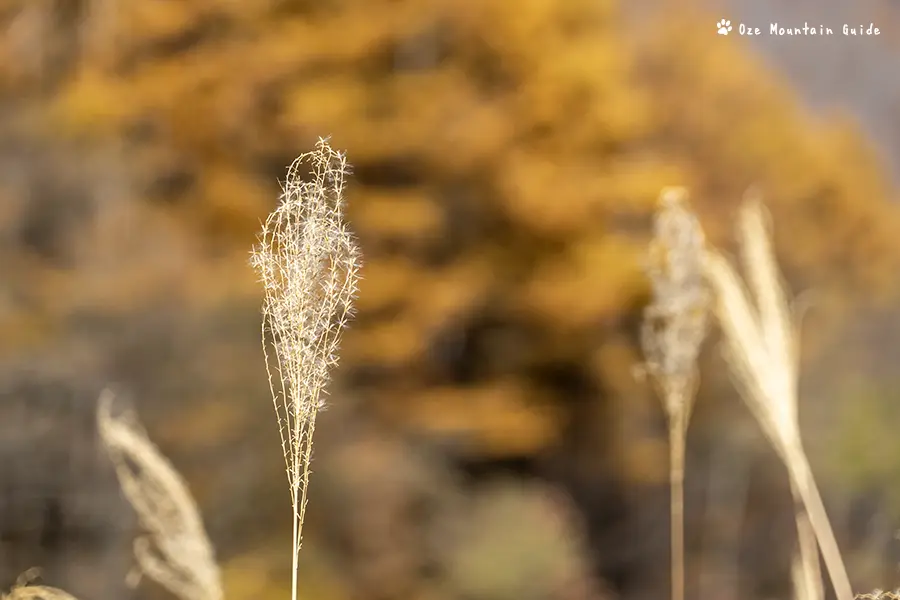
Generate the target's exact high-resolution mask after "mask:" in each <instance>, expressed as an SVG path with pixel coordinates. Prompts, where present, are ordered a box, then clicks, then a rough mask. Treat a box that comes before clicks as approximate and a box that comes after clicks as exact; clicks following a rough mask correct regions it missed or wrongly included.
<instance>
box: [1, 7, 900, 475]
mask: <svg viewBox="0 0 900 600" xmlns="http://www.w3.org/2000/svg"><path fill="white" fill-rule="evenodd" d="M620 4H621V3H620V2H615V1H614V0H571V1H568V2H559V1H556V0H519V1H517V2H511V1H509V0H429V1H427V2H426V1H422V0H418V1H414V0H339V1H334V2H321V1H319V2H312V1H307V0H267V1H259V2H236V1H234V0H192V1H190V2H156V3H143V2H113V1H111V0H91V1H84V2H80V3H77V5H78V7H79V8H78V9H74V10H73V12H72V14H68V15H66V14H60V13H59V11H56V12H54V8H53V7H54V3H52V2H48V1H35V0H29V1H28V2H27V3H26V2H20V3H18V5H17V6H16V7H15V9H12V8H10V9H9V10H6V11H5V12H4V16H5V17H6V18H7V20H8V22H9V24H10V25H11V26H14V27H15V29H14V32H15V33H16V35H10V36H8V37H7V38H5V39H4V40H3V41H2V48H0V57H2V58H0V77H2V80H0V91H2V95H0V98H2V100H3V102H5V103H6V104H7V105H8V106H10V107H13V109H14V113H13V114H15V115H17V117H18V120H19V124H18V125H17V126H16V132H17V133H16V135H20V136H26V137H28V138H29V139H31V138H34V139H39V140H43V141H45V142H46V141H47V140H50V141H52V143H53V144H58V145H60V146H62V147H64V148H66V149H67V151H68V152H69V153H71V154H75V155H81V156H88V157H95V156H99V157H100V158H99V159H97V160H99V161H101V163H102V164H101V165H100V166H97V167H96V168H95V170H94V171H91V173H96V177H95V178H94V179H92V180H90V181H87V182H83V183H84V185H85V186H87V187H89V188H90V189H92V190H95V188H96V187H97V181H101V180H102V181H106V180H107V179H108V178H113V179H115V182H114V183H115V185H116V186H118V187H114V188H113V189H112V190H111V191H109V194H111V195H112V197H113V199H112V200H108V201H107V203H106V204H103V205H100V204H97V203H96V202H95V203H94V204H91V206H93V207H94V208H95V210H94V217H93V218H91V219H88V220H87V221H86V223H87V224H85V223H81V222H79V223H77V224H75V225H72V230H73V231H74V233H73V234H72V240H71V242H67V243H68V246H67V248H68V249H69V251H71V252H75V253H76V256H78V257H79V262H78V264H79V265H80V267H79V269H75V270H67V269H63V268H60V267H59V266H57V265H55V264H53V263H52V261H48V260H45V259H41V258H39V257H36V256H35V253H34V252H32V251H31V250H28V249H25V250H22V249H15V250H10V251H9V252H10V254H9V257H10V258H9V260H10V261H18V262H14V263H13V262H11V264H17V265H19V266H18V267H16V266H14V267H12V269H13V270H12V271H11V280H12V283H10V285H11V286H13V287H16V289H18V290H19V291H20V292H21V293H23V294H27V295H29V296H33V297H32V298H31V299H30V300H29V301H28V302H20V303H19V304H17V305H16V308H15V309H14V310H12V311H10V312H9V313H8V314H9V315H10V316H8V317H4V318H2V319H0V324H2V326H3V327H4V328H6V327H9V329H4V331H10V332H11V338H10V339H12V340H14V342H13V344H23V345H28V346H29V347H31V346H36V345H37V346H39V345H40V344H42V343H43V344H52V343H53V340H54V339H56V336H59V335H61V333H60V332H61V331H63V330H64V328H65V327H66V315H68V314H70V313H73V312H75V311H77V310H82V309H84V308H85V307H92V308H94V309H98V308H97V307H100V308H99V309H98V310H123V311H127V310H136V307H139V306H142V305H144V304H145V303H146V304H152V300H151V299H153V298H156V297H158V296H167V295H169V294H174V295H175V296H177V297H178V298H180V299H182V301H183V302H184V303H185V304H186V305H187V306H189V307H190V310H192V311H197V313H203V312H204V311H212V310H214V309H216V310H217V309H220V308H221V307H222V306H229V305H232V304H233V305H234V306H237V307H241V309H244V307H246V306H248V305H250V304H252V302H253V301H254V300H255V294H256V286H255V284H254V281H253V274H252V272H251V271H250V269H249V268H248V267H247V264H246V258H247V257H246V249H247V248H248V247H249V245H250V243H251V242H252V241H253V235H254V233H255V231H256V230H257V228H258V223H259V219H260V218H262V217H263V216H264V215H265V214H266V213H267V212H268V210H269V209H270V207H271V206H272V205H273V203H274V194H275V193H276V190H277V188H276V185H275V184H276V179H277V178H280V177H282V176H283V174H284V165H287V164H289V163H290V160H291V158H292V157H293V156H294V155H296V154H297V153H298V152H301V151H303V150H305V149H307V148H309V147H310V146H311V144H312V142H313V141H314V140H315V138H316V136H318V135H322V134H326V135H327V134H331V135H332V136H333V137H332V144H333V145H334V146H335V147H339V148H343V149H346V151H347V153H348V156H349V158H350V161H351V163H352V164H353V166H354V170H353V181H352V185H351V189H350V193H349V197H350V200H349V203H350V215H349V219H350V221H351V222H352V224H353V227H354V229H355V230H356V231H357V232H358V234H359V237H360V244H361V246H362V247H363V249H364V252H365V256H366V264H365V266H364V269H363V272H362V276H363V281H362V284H361V290H360V294H359V303H358V308H359V317H358V319H357V321H356V322H355V323H354V326H353V328H352V329H351V330H350V332H349V334H348V337H347V339H346V342H345V346H344V351H343V365H342V374H343V375H344V376H346V378H347V380H348V382H350V384H351V385H353V386H355V387H354V393H355V394H358V395H359V396H360V397H362V398H364V399H365V401H366V402H367V405H370V406H371V407H372V408H373V410H374V411H375V412H376V413H378V414H380V415H382V416H384V417H385V418H387V419H390V420H391V422H392V423H395V424H396V425H397V426H398V427H400V428H401V429H409V430H412V431H415V432H418V433H423V432H424V433H427V434H428V435H431V436H434V437H436V438H443V437H450V438H453V439H461V440H464V442H465V448H466V450H465V452H464V453H465V454H467V455H476V456H483V457H511V456H532V455H535V454H537V453H539V452H541V451H542V450H545V449H547V448H549V447H552V446H553V445H554V444H556V443H558V442H559V441H560V440H561V439H562V437H563V436H564V433H565V432H566V427H567V426H568V425H569V422H570V421H571V420H572V419H573V413H572V412H571V411H570V410H569V409H568V406H569V401H574V398H572V397H571V396H573V395H575V394H576V393H575V392H572V391H571V390H570V389H569V388H568V387H567V385H566V382H565V381H563V382H561V381H560V377H559V376H558V374H559V373H560V372H562V373H569V374H572V373H574V374H576V375H574V376H571V377H570V379H571V378H578V379H583V380H584V385H587V386H588V388H589V390H590V391H591V393H592V394H594V395H596V396H597V399H596V400H595V403H600V402H602V403H604V408H603V409H602V410H600V409H591V411H589V413H588V415H589V416H590V418H592V419H594V420H598V421H599V417H598V415H599V414H608V415H613V417H612V419H611V421H606V422H592V423H591V424H590V425H589V427H590V428H591V429H592V431H594V432H595V433H596V434H597V437H598V438H601V437H602V435H603V434H608V435H606V439H607V440H610V439H611V440H614V441H612V442H608V441H603V442H595V443H592V444H594V445H592V446H591V451H596V450H598V448H599V447H600V446H598V445H596V444H611V446H608V445H603V446H602V447H603V448H605V449H606V450H608V451H610V452H612V453H613V454H616V453H618V454H620V455H621V456H619V458H620V459H621V461H620V462H619V463H618V464H621V465H625V466H624V467H622V468H623V469H624V470H625V471H626V473H624V475H625V476H626V477H627V478H632V479H635V480H658V478H659V477H660V476H661V475H662V474H664V471H665V469H664V466H661V465H664V464H665V458H664V457H665V454H664V452H665V447H664V444H662V443H661V442H660V440H659V439H656V438H652V437H650V436H649V435H647V434H641V433H639V432H635V431H636V430H639V429H640V427H638V426H636V425H635V424H634V423H635V422H642V421H643V420H645V419H646V418H647V417H646V415H647V414H654V411H657V410H658V407H657V406H656V404H655V402H654V401H653V399H652V398H650V397H649V396H647V394H646V393H643V392H641V391H640V386H638V385H637V384H635V383H634V382H633V381H632V380H631V378H630V373H631V371H630V369H631V365H632V364H633V363H634V362H637V361H638V359H639V357H638V353H637V352H636V350H635V346H634V342H633V334H634V332H633V324H634V318H635V315H637V314H638V309H639V307H640V306H641V304H642V302H643V301H644V300H645V296H646V293H647V282H646V279H645V277H644V274H643V270H642V264H641V262H640V261H641V257H642V256H643V254H644V252H645V250H646V246H647V241H648V237H649V217H650V213H651V211H652V210H653V207H654V203H655V201H656V197H657V195H658V192H659V190H660V188H662V187H663V186H665V185H669V184H682V185H685V186H687V187H689V188H690V189H691V190H692V195H693V196H694V203H695V205H696V208H697V209H698V211H699V212H700V214H701V217H702V218H703V219H704V226H705V227H706V228H707V231H708V232H709V234H710V236H711V238H712V239H713V241H714V242H715V243H717V244H719V243H724V242H726V240H727V239H728V237H727V236H729V235H730V232H731V230H732V227H731V221H732V219H733V213H734V209H735V207H736V205H737V202H738V200H739V198H740V197H741V195H742V194H743V192H744V190H745V189H746V188H747V187H748V186H749V185H751V184H752V185H757V186H759V187H760V188H761V189H762V190H763V191H764V194H765V197H766V202H767V205H768V206H770V207H771V209H772V213H773V217H774V219H775V220H776V222H777V223H778V224H779V228H778V230H779V231H780V232H790V234H789V235H779V236H778V237H777V239H776V244H777V249H778V252H779V256H780V257H781V256H783V262H784V264H785V268H786V270H787V272H788V273H789V274H790V275H791V277H793V278H795V279H796V280H797V281H798V282H800V283H801V284H802V286H803V287H813V288H816V289H822V290H828V291H832V290H843V292H841V294H839V297H840V298H841V299H842V300H843V301H844V302H846V303H847V304H848V305H853V306H856V305H858V304H859V303H861V302H868V301H869V300H870V299H871V298H876V299H877V298H883V297H887V296H889V295H890V294H892V293H893V292H895V291H896V289H895V288H896V284H895V283H894V282H895V281H896V278H895V277H893V276H892V275H891V274H892V273H895V272H897V268H898V267H900V262H898V258H900V240H898V239H897V237H896V235H894V234H893V231H895V230H896V229H895V228H896V226H897V224H898V215H897V210H896V209H895V208H894V206H893V205H891V204H890V200H891V198H890V197H889V195H890V190H889V187H888V185H887V180H886V178H885V176H884V174H883V171H882V168H881V166H880V164H879V161H878V159H877V158H876V155H875V154H874V151H873V150H872V149H871V148H870V147H869V146H868V145H867V144H866V142H865V141H864V140H863V139H862V138H861V137H860V134H858V133H857V132H856V129H855V128H854V127H853V125H852V124H851V123H850V122H849V121H848V120H847V119H845V118H844V117H842V116H840V115H825V116H815V117H814V116H811V115H810V113H808V112H807V111H805V110H804V109H803V108H801V107H800V105H799V104H798V101H797V100H796V99H795V97H794V96H793V94H792V93H791V92H790V90H789V87H788V85H787V84H786V82H784V81H780V80H779V79H778V78H777V76H775V75H773V73H772V72H771V71H770V70H768V69H767V68H765V67H764V66H763V65H762V64H761V63H760V62H759V61H757V60H755V59H753V58H752V57H751V56H750V54H749V51H748V50H747V49H746V48H745V47H743V45H742V44H741V42H740V40H733V39H728V40H722V39H718V38H715V36H711V35H708V29H709V27H708V23H709V22H711V20H710V18H708V17H707V16H705V15H702V14H693V13H685V15H684V16H681V17H679V18H677V19H676V18H674V17H672V18H668V19H666V20H662V19H661V20H660V21H659V23H657V24H653V25H645V26H644V29H642V30H640V31H635V30H633V29H631V28H629V27H627V26H626V25H625V24H624V23H623V20H622V19H621V16H620V14H619V9H620V8H621V6H620ZM670 16H671V15H670ZM698 23H699V24H698ZM47 40H52V43H51V42H50V41H47ZM26 58H27V59H28V60H26ZM48 143H49V142H48ZM113 159H114V160H113ZM85 160H86V159H85ZM78 164H81V163H78ZM102 165H106V166H107V167H108V169H109V170H113V169H114V170H115V173H113V174H111V175H110V174H107V175H104V174H103V168H102ZM110 165H113V166H110ZM71 178H72V179H73V180H80V179H79V178H84V175H83V174H80V173H76V174H74V175H72V176H71ZM88 179H90V178H88ZM111 185H112V184H111ZM23 189H24V188H22V187H19V188H14V189H10V190H9V191H8V192H7V191H6V190H4V191H3V192H2V193H3V194H4V195H6V194H7V193H8V194H11V195H13V196H15V195H16V194H20V193H21V192H22V190H23ZM97 202H99V201H97ZM8 206H14V205H13V204H10V205H8ZM8 206H7V205H5V204H0V208H2V210H3V211H4V213H5V212H6V211H7V209H8ZM15 206H18V208H13V209H11V210H12V211H13V212H15V211H17V210H18V211H19V212H18V213H16V214H13V215H7V214H3V215H2V216H3V218H4V219H9V220H12V221H15V220H16V219H22V218H24V217H22V215H23V214H25V213H26V212H27V207H25V205H24V204H22V203H19V204H15ZM98 206H100V208H97V207H98ZM108 211H112V212H108ZM110 215H118V216H115V218H114V220H113V217H112V216H110ZM104 219H110V221H109V222H105V221H104ZM129 223H130V225H129ZM160 248H166V249H167V253H166V254H165V255H163V253H160V252H159V251H158V250H159V249H160ZM4 252H7V250H4ZM172 256H175V257H177V258H172ZM167 257H168V258H167ZM161 290H162V291H161ZM834 317H835V321H834V327H839V324H840V319H839V317H840V313H838V312H835V313H834ZM17 351H18V350H17V347H16V346H15V345H13V346H10V347H9V348H8V349H7V350H6V351H4V354H5V355H12V354H15V353H16V352H17ZM255 352H256V348H255V346H249V347H247V349H246V354H241V353H240V352H236V353H235V354H237V355H238V356H234V357H232V361H233V362H234V363H235V364H236V363H240V362H242V361H243V362H247V361H249V362H250V363H253V364H254V365H255V364H256V363H254V362H253V361H254V360H255V358H249V359H248V358H247V357H255V356H256V354H255ZM253 368H255V367H253ZM225 370H227V369H225ZM240 372H243V371H240ZM223 376H224V375H223ZM563 379H565V378H563ZM601 390H602V391H603V392H604V393H603V394H602V400H601V399H600V398H601V394H600V391H601ZM607 405H608V406H607ZM252 410H258V407H256V406H255V405H254V406H253V408H252ZM583 416H584V415H582V417H583ZM235 426H237V425H235Z"/></svg>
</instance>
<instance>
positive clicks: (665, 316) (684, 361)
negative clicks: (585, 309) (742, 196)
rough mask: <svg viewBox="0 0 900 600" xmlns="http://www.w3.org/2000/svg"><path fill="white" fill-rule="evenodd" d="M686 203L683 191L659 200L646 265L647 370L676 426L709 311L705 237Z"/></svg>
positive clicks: (685, 410) (692, 382)
mask: <svg viewBox="0 0 900 600" xmlns="http://www.w3.org/2000/svg"><path fill="white" fill-rule="evenodd" d="M686 201H687V193H686V192H685V190H683V189H682V188H668V189H665V190H663V192H662V194H661V195H660V201H659V206H660V208H659V211H658V212H657V213H656V219H655V224H654V239H653V242H652V244H651V247H650V256H649V260H648V261H647V263H648V264H647V275H648V277H649V278H650V282H651V286H652V292H653V299H652V302H651V303H650V305H649V306H648V307H647V309H646V310H645V311H644V322H643V327H642V329H641V346H642V349H643V352H644V357H645V361H646V362H645V365H644V368H645V369H646V372H647V374H648V375H649V376H650V377H651V379H652V381H653V383H654V384H655V385H656V386H657V387H658V388H659V390H660V393H661V395H662V397H663V399H664V401H665V408H666V412H667V413H668V415H669V417H670V418H671V419H675V420H677V419H679V418H680V417H681V416H682V415H683V416H684V417H685V418H686V417H687V416H688V415H689V414H690V411H691V407H690V403H691V400H692V399H693V388H694V387H695V386H696V382H697V377H698V375H697V373H698V371H697V356H698V355H699V354H700V348H701V346H702V344H703V340H704V338H705V337H706V334H707V330H708V326H709V309H710V305H711V297H710V292H709V288H708V286H707V283H706V280H705V278H704V272H703V260H704V252H705V243H706V242H705V236H704V235H703V229H702V228H701V227H700V223H699V221H698V220H697V217H696V216H694V214H693V213H692V212H691V211H690V210H689V209H688V208H687V206H686Z"/></svg>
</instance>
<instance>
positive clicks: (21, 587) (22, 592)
mask: <svg viewBox="0 0 900 600" xmlns="http://www.w3.org/2000/svg"><path fill="white" fill-rule="evenodd" d="M37 576H38V569H28V570H27V571H25V572H24V573H22V574H21V575H19V577H18V578H16V583H15V585H13V587H12V589H11V590H10V591H9V593H7V594H0V600H78V599H77V598H75V596H73V595H72V594H70V593H68V592H64V591H63V590H61V589H59V588H55V587H50V586H46V585H30V584H31V582H32V581H34V579H35V578H37Z"/></svg>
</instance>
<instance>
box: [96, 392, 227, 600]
mask: <svg viewBox="0 0 900 600" xmlns="http://www.w3.org/2000/svg"><path fill="white" fill-rule="evenodd" d="M112 403H113V395H112V393H111V392H110V391H108V390H107V391H104V392H103V394H102V395H101V396H100V401H99V409H98V413H97V422H98V426H99V431H100V438H101V440H102V441H103V444H104V446H105V447H106V451H107V452H108V454H109V457H110V458H111V459H112V462H113V465H114V466H115V469H116V474H117V475H118V478H119V484H120V485H121V487H122V492H123V493H124V494H125V497H126V498H127V499H128V501H129V502H130V503H131V505H132V507H133V508H134V510H135V512H136V513H137V516H138V519H139V521H140V523H141V526H142V527H143V528H144V529H145V530H146V531H147V534H146V535H144V536H141V537H139V538H137V539H136V540H135V542H134V555H135V558H136V559H137V562H138V566H139V568H140V572H141V573H143V574H146V575H148V576H149V577H150V578H151V579H153V580H155V581H156V582H157V583H159V584H160V585H162V586H163V587H165V588H166V589H167V590H169V591H170V592H171V593H173V594H174V595H176V596H178V597H179V598H181V599H182V600H221V598H222V583H221V577H220V573H219V567H218V565H217V564H216V561H215V557H214V555H213V548H212V545H211V544H210V541H209V538H208V537H207V535H206V530H205V529H204V527H203V521H202V520H201V518H200V514H199V511H198V509H197V504H196V502H195V501H194V498H193V497H192V496H191V493H190V491H189V490H188V487H187V484H186V483H185V481H184V479H182V477H181V475H179V473H178V472H177V471H176V470H175V468H174V467H173V466H172V464H171V463H170V462H169V461H168V460H167V459H166V458H165V457H164V456H163V455H162V453H160V451H159V449H158V448H157V447H156V446H155V445H154V444H153V442H151V441H150V440H149V439H148V438H147V436H146V434H145V433H144V431H143V429H142V427H141V425H140V423H139V422H138V420H137V417H136V416H135V415H134V414H132V413H125V414H123V415H121V416H113V414H112Z"/></svg>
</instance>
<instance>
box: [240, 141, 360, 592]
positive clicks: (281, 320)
mask: <svg viewBox="0 0 900 600" xmlns="http://www.w3.org/2000/svg"><path fill="white" fill-rule="evenodd" d="M305 163H309V164H310V165H311V167H312V170H311V172H310V173H309V175H310V179H309V180H308V181H306V180H304V179H303V178H302V174H301V173H300V169H301V166H302V165H303V164H305ZM346 173H347V162H346V159H345V158H344V155H343V154H341V153H340V152H337V151H335V150H333V149H332V148H331V147H330V146H329V145H328V142H327V141H326V140H324V139H320V140H319V142H318V144H317V145H316V149H315V151H313V152H310V153H308V154H304V155H303V156H301V157H299V158H298V159H297V160H295V161H294V163H293V164H292V165H291V167H290V168H289V170H288V175H287V180H286V181H285V184H284V186H283V193H282V195H281V199H280V202H279V204H278V206H277V208H276V209H275V211H274V212H273V213H272V214H271V215H269V218H268V219H267V220H266V222H265V224H264V225H263V229H262V233H261V235H260V241H259V244H258V245H257V246H256V247H255V248H254V250H253V253H252V264H253V266H254V267H255V269H256V271H257V273H258V274H259V276H260V279H261V281H262V284H263V288H264V290H265V300H264V303H263V321H262V344H263V353H264V355H265V362H266V370H267V373H268V376H269V385H270V391H271V394H272V400H273V403H274V405H275V412H276V414H277V417H278V424H279V429H280V433H281V445H282V451H283V452H284V458H285V464H286V466H287V476H288V482H289V484H290V490H291V506H292V509H293V514H294V519H293V536H292V537H293V555H292V561H291V566H292V576H291V597H292V598H293V599H294V600H296V598H297V567H298V557H299V552H300V544H301V537H302V530H303V520H304V516H305V514H306V500H307V488H308V485H309V475H310V462H311V460H312V447H313V433H314V432H315V427H316V415H317V413H318V410H319V409H320V408H321V407H322V405H323V404H324V397H325V393H326V391H325V388H326V385H327V383H328V379H329V371H330V369H331V368H332V367H333V366H334V365H336V364H337V360H338V347H339V342H340V338H341V333H342V331H343V330H344V328H345V327H346V325H347V322H348V320H349V318H350V317H351V314H352V301H353V298H354V297H355V294H356V290H357V281H358V279H359V276H358V271H359V266H360V254H359V250H358V248H357V246H356V244H355V242H354V239H353V235H352V234H351V232H350V231H349V229H348V228H347V226H346V225H345V223H344V214H343V211H344V177H345V175H346Z"/></svg>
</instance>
